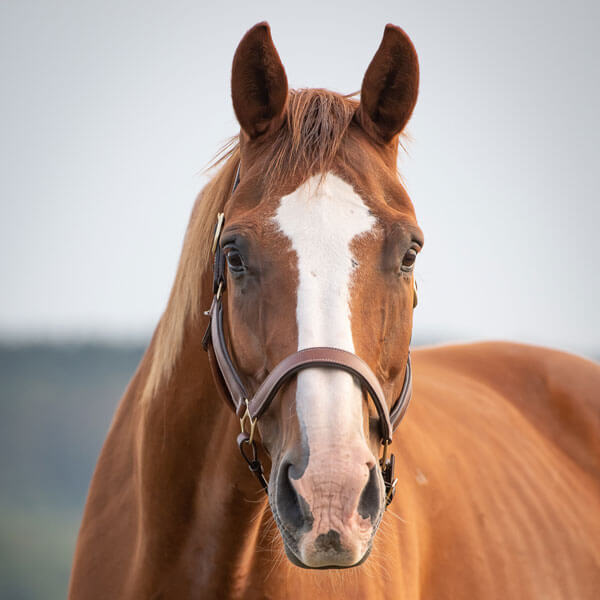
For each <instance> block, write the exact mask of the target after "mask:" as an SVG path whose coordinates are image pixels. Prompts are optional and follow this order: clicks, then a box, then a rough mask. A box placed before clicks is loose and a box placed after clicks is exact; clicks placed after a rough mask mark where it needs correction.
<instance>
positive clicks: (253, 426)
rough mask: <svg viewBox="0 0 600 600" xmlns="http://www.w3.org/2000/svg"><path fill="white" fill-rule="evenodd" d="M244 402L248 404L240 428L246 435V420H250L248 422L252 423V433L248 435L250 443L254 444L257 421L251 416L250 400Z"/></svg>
mask: <svg viewBox="0 0 600 600" xmlns="http://www.w3.org/2000/svg"><path fill="white" fill-rule="evenodd" d="M244 402H245V403H246V412H244V414H243V415H242V418H241V419H240V427H241V429H242V433H246V419H248V422H249V423H250V431H249V433H248V435H249V436H250V437H249V438H248V443H249V444H252V441H253V440H254V428H255V427H256V419H253V418H252V417H251V416H250V408H249V407H248V398H244Z"/></svg>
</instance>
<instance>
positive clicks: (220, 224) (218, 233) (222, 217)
mask: <svg viewBox="0 0 600 600" xmlns="http://www.w3.org/2000/svg"><path fill="white" fill-rule="evenodd" d="M224 220H225V213H219V214H218V215H217V226H216V227H215V237H214V238H213V243H212V253H213V254H214V253H215V252H216V251H217V244H218V243H219V237H220V236H221V229H222V228H223V221H224Z"/></svg>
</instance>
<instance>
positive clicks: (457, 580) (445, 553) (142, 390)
mask: <svg viewBox="0 0 600 600" xmlns="http://www.w3.org/2000/svg"><path fill="white" fill-rule="evenodd" d="M231 85H232V100H233V107H234V111H235V114H236V117H237V119H238V121H239V124H240V134H239V136H238V137H237V138H236V140H235V141H234V142H233V145H232V146H231V147H230V148H229V150H228V151H227V152H226V153H225V154H224V156H222V158H221V161H220V162H219V163H218V165H217V166H216V167H215V170H216V173H215V174H214V175H213V177H212V178H211V179H210V181H209V182H208V183H207V185H206V186H205V188H204V189H203V190H202V192H201V193H200V195H199V196H198V198H197V201H196V203H195V205H194V208H193V211H192V215H191V218H190V222H189V226H188V229H187V232H186V235H185V241H184V245H183V249H182V253H181V259H180V262H179V266H178V269H177V273H176V276H175V281H174V284H173V288H172V291H171V295H170V297H169V300H168V303H167V307H166V310H165V312H164V314H163V315H162V317H161V319H160V321H159V324H158V326H157V328H156V330H155V332H154V335H153V337H152V339H151V341H150V343H149V346H148V348H147V351H146V353H145V355H144V356H143V358H142V360H141V362H140V365H139V367H138V369H137V371H136V373H135V375H134V376H133V379H132V380H131V382H130V384H129V386H128V387H127V389H126V391H125V394H124V396H123V398H122V400H121V403H120V405H119V407H118V409H117V411H116V414H115V417H114V420H113V423H112V425H111V428H110V431H109V433H108V437H107V439H106V441H105V444H104V447H103V449H102V451H101V454H100V457H99V460H98V463H97V466H96V470H95V473H94V475H93V479H92V482H91V486H90V489H89V495H88V499H87V503H86V506H85V510H84V515H83V519H82V524H81V528H80V532H79V537H78V541H77V546H76V551H75V556H74V563H73V569H72V575H71V581H70V588H69V598H71V599H72V600H76V599H82V598H84V599H88V600H89V599H95V598H102V599H106V598H125V599H133V598H135V599H144V598H148V599H150V598H154V599H158V598H164V599H166V598H178V599H183V598H244V599H262V598H269V599H272V598H275V599H284V598H285V599H288V598H289V599H295V598H316V597H322V596H325V595H326V596H327V597H329V598H344V599H353V598H357V599H358V598H360V599H365V598H369V599H380V598H381V599H402V600H405V599H406V600H408V599H411V600H412V599H415V600H416V599H429V598H434V599H436V600H441V599H442V600H443V599H453V600H462V599H473V598H511V599H527V600H531V599H548V598H562V599H567V598H568V599H574V598H577V599H588V598H589V599H591V598H598V597H599V595H600V493H599V491H600V489H599V487H600V486H599V481H600V477H599V475H600V410H599V402H598V390H599V389H600V367H599V366H598V365H597V364H596V363H594V362H592V361H589V360H586V359H583V358H579V357H576V356H572V355H569V354H566V353H563V352H559V351H556V350H550V349H544V348H539V347H532V346H527V345H521V344H516V343H507V342H502V343H500V342H496V343H495V342H488V343H474V344H464V345H461V344H457V345H445V346H439V347H428V348H421V349H413V350H412V352H410V351H409V347H410V341H411V332H412V317H413V310H414V307H415V305H416V290H415V285H414V266H415V263H416V260H417V256H418V253H419V251H420V250H421V248H422V247H423V243H424V239H423V233H422V231H421V229H420V228H419V226H418V223H417V220H416V216H415V210H414V206H413V204H412V202H411V200H410V198H409V196H408V194H407V192H406V190H405V187H404V186H403V184H402V182H401V180H400V178H399V175H398V172H397V166H396V165H397V158H398V146H399V142H400V141H401V136H403V135H404V134H405V126H406V124H407V122H408V120H409V118H410V116H411V114H412V111H413V108H414V106H415V103H416V100H417V92H418V87H419V66H418V59H417V54H416V51H415V48H414V46H413V44H412V42H411V41H410V39H409V37H408V36H407V35H406V33H405V32H404V31H403V30H402V29H400V28H398V27H395V26H393V25H388V26H386V28H385V32H384V35H383V39H382V41H381V45H380V46H379V48H378V49H377V51H376V53H375V55H374V58H373V59H372V61H371V63H370V64H369V66H368V69H367V71H366V73H365V76H364V79H363V83H362V87H361V91H360V97H359V99H358V98H356V97H355V96H343V95H340V94H338V93H334V92H331V91H327V90H323V89H303V90H290V89H288V84H287V77H286V73H285V70H284V68H283V65H282V62H281V60H280V58H279V55H278V53H277V50H276V49H275V46H274V44H273V40H272V37H271V33H270V29H269V26H268V24H267V23H260V24H258V25H256V26H254V27H253V28H252V29H250V30H249V31H248V32H247V33H246V35H245V36H244V37H243V39H242V40H241V42H240V44H239V46H238V48H237V50H236V52H235V56H234V59H233V67H232V79H231ZM463 233H464V232H456V235H459V236H460V235H463ZM463 276H464V274H461V273H460V265H457V273H456V279H457V287H460V285H461V283H460V279H461V277H463ZM205 350H208V352H206V351H205ZM411 398H412V400H411V405H410V408H409V410H408V411H407V412H406V418H405V419H404V421H403V423H402V425H401V426H400V427H398V429H397V430H396V431H395V432H393V429H394V428H395V427H396V426H397V425H398V423H399V419H401V418H402V414H404V410H405V409H406V404H407V402H408V400H409V399H411ZM399 403H400V404H399ZM399 407H400V408H401V410H400V409H399ZM400 413H402V414H400ZM240 449H241V450H242V456H240V453H239V450H240ZM392 456H394V457H397V459H396V458H392ZM244 459H245V460H244ZM394 462H395V463H396V473H395V474H394V473H393V470H394ZM249 467H250V468H249ZM267 480H268V481H267ZM263 488H265V489H266V491H267V493H266V494H265V493H264V491H263ZM394 496H395V497H394Z"/></svg>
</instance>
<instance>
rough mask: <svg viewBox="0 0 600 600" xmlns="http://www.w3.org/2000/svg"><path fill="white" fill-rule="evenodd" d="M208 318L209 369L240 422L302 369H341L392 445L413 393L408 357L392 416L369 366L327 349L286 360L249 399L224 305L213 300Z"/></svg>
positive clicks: (254, 416)
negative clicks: (365, 397) (364, 396)
mask: <svg viewBox="0 0 600 600" xmlns="http://www.w3.org/2000/svg"><path fill="white" fill-rule="evenodd" d="M209 314H210V337H209V338H208V339H207V340H206V342H207V343H206V346H207V349H208V350H209V354H211V355H212V354H213V353H214V359H215V360H214V362H216V365H214V364H213V361H212V360H211V361H210V362H211V367H213V369H214V367H215V366H218V370H217V371H218V372H216V373H214V377H215V380H217V381H219V380H220V379H222V381H223V382H224V384H225V388H226V399H227V400H228V401H229V404H230V405H231V406H232V408H234V410H235V412H236V413H237V415H238V417H240V418H242V417H243V415H244V414H245V413H246V408H248V415H249V417H250V418H251V419H252V420H255V419H258V418H260V417H261V416H262V415H263V414H264V412H265V411H266V410H267V409H268V408H269V406H270V405H271V402H272V401H273V399H274V398H275V396H276V395H277V392H278V391H279V390H280V389H281V387H282V386H283V385H284V384H285V383H286V382H287V381H289V380H290V379H291V378H292V377H293V376H295V375H296V374H297V373H298V372H300V371H302V370H304V369H312V368H329V369H341V370H343V371H346V372H348V373H350V374H351V375H353V376H354V377H356V378H357V379H358V381H359V382H360V383H361V384H362V385H363V387H364V388H365V389H366V390H367V392H368V394H369V396H370V397H371V399H372V401H373V403H374V404H375V408H376V410H377V414H378V416H379V423H380V431H381V440H382V442H386V441H387V442H391V440H392V433H393V431H394V429H395V428H396V427H397V425H398V423H399V422H400V421H401V420H402V417H403V416H404V413H405V412H406V408H407V406H408V402H409V401H410V396H411V389H412V373H411V365H410V355H409V357H408V361H407V364H406V371H405V375H404V384H403V386H402V391H401V393H400V396H399V397H398V399H397V400H396V402H395V403H394V405H393V407H392V410H391V412H390V411H389V410H388V407H387V403H386V400H385V394H384V392H383V389H382V388H381V385H380V383H379V381H378V379H377V377H376V376H375V374H374V373H373V371H372V370H371V369H370V368H369V366H368V365H367V364H366V363H365V362H364V361H363V360H362V359H361V358H359V357H358V356H357V355H356V354H352V353H351V352H347V351H346V350H341V349H339V348H329V347H313V348H306V349H304V350H299V351H298V352H295V353H294V354H291V355H289V356H287V357H286V358H284V359H283V360H282V361H281V362H280V363H279V364H277V365H276V366H275V368H274V369H273V370H272V371H271V372H270V373H269V375H268V376H267V378H266V379H265V380H264V381H263V382H262V383H261V384H260V386H259V387H258V389H257V390H256V392H255V394H254V395H253V396H252V397H251V398H249V397H248V394H247V393H246V390H245V388H244V385H243V383H242V381H241V379H240V377H239V375H238V372H237V370H236V369H235V366H234V364H233V361H232V359H231V356H230V354H229V351H228V349H227V344H226V342H225V335H224V332H223V305H222V302H221V300H220V298H219V299H217V297H216V296H215V298H214V299H213V303H212V306H211V309H210V311H209ZM211 358H212V357H211ZM246 401H247V404H246Z"/></svg>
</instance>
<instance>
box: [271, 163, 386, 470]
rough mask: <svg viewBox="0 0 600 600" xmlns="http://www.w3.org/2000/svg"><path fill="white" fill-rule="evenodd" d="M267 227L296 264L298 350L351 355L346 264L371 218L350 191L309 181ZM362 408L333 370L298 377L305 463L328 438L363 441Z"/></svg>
mask: <svg viewBox="0 0 600 600" xmlns="http://www.w3.org/2000/svg"><path fill="white" fill-rule="evenodd" d="M275 222H276V223H277V225H278V226H279V229H280V230H281V231H282V232H283V233H284V234H285V235H286V236H287V237H288V238H289V240H290V242H291V245H292V248H293V250H294V251H295V252H296V255H297V260H298V276H299V283H298V295H297V307H296V319H297V324H298V350H301V349H303V348H308V347H311V346H333V347H336V348H342V349H343V350H347V351H349V352H354V342H353V339H352V327H351V322H350V289H351V285H352V276H353V270H354V265H353V261H355V264H356V263H357V262H358V257H355V256H353V254H352V251H351V243H352V240H353V239H354V238H356V237H357V236H360V235H363V234H365V233H368V232H371V231H372V230H373V228H374V226H375V223H376V219H375V217H373V215H371V214H370V212H369V209H368V208H367V207H366V206H365V204H364V202H363V201H362V199H361V197H360V196H359V195H358V194H357V193H356V192H355V191H354V190H353V188H352V186H350V185H349V184H348V183H346V182H345V181H343V180H342V179H340V178H339V177H337V176H335V175H333V174H331V173H330V174H327V175H326V177H325V178H324V179H323V181H320V176H315V177H312V178H311V179H309V180H308V181H307V182H306V183H304V184H303V185H301V186H300V187H299V188H298V189H297V190H296V191H294V192H293V193H291V194H289V195H288V196H284V197H283V198H282V199H281V203H280V205H279V208H278V210H277V213H276V215H275ZM362 402H363V400H362V393H361V390H360V387H359V386H358V384H357V383H356V382H355V381H354V379H353V377H352V376H351V375H349V374H348V373H345V372H343V371H340V370H337V369H309V370H304V371H301V372H300V373H299V375H298V378H297V391H296V403H297V404H296V410H297V414H298V419H299V422H300V427H301V430H302V433H303V436H305V440H306V442H307V443H308V446H309V448H310V449H311V459H312V458H313V456H314V454H313V452H314V450H315V448H318V449H323V450H325V448H326V447H331V443H330V442H331V439H332V438H336V439H343V438H344V437H345V436H348V435H350V436H351V437H354V436H355V435H359V436H361V437H363V439H364V434H363V431H362ZM332 431H335V432H336V435H335V436H332V434H331V432H332ZM354 439H356V438H354ZM328 440H329V442H328Z"/></svg>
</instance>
